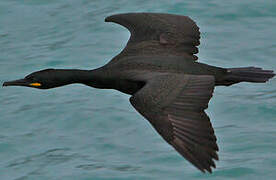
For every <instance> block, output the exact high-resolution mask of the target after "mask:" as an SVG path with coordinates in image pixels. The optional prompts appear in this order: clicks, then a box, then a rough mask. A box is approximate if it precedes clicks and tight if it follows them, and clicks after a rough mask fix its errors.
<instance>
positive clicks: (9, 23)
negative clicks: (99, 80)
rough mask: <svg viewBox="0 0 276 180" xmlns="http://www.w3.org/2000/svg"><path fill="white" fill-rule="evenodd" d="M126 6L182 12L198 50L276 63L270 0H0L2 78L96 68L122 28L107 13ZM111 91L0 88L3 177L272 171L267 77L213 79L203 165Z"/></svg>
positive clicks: (209, 57) (122, 35) (227, 61)
mask: <svg viewBox="0 0 276 180" xmlns="http://www.w3.org/2000/svg"><path fill="white" fill-rule="evenodd" d="M125 12H162V13H175V14H181V15H187V16H190V17H191V18H192V19H194V20H195V21H196V22H197V24H198V26H199V27H200V30H201V45H200V47H199V49H200V52H199V54H198V57H199V61H200V62H204V63H208V64H211V65H216V66H223V67H240V66H258V67H263V68H264V69H272V70H274V71H275V70H276V63H275V56H276V21H275V19H276V1H275V0H266V1H259V0H250V1H249V0H244V1H240V0H232V1H220V0H210V1H208V2H207V1H205V0H197V1H195V0H186V1H181V0H160V1H148V0H139V1H138V0H132V1H129V0H118V1H100V0H93V1H92V0H90V1H89V0H83V1H73V0H67V1H56V0H48V1H43V0H1V1H0V83H1V84H2V83H3V82H4V81H7V80H14V79H18V78H22V77H24V76H25V75H27V74H29V73H31V72H33V71H37V70H41V69H46V68H80V69H94V68H97V67H99V66H102V65H104V64H105V63H107V62H108V61H109V60H110V59H111V58H112V57H113V56H115V55H116V54H117V53H119V52H120V51H121V50H122V48H124V46H125V44H126V42H127V40H128V38H129V32H128V31H127V30H126V29H124V28H123V27H121V26H119V25H116V24H112V23H105V22H104V18H105V17H106V16H109V15H112V14H116V13H125ZM128 98H129V96H128V95H125V94H122V93H120V92H117V91H115V90H98V89H92V88H89V87H85V86H83V85H70V86H65V87H61V88H57V89H52V90H47V91H44V90H37V89H31V88H23V87H17V88H16V87H10V88H0V159H1V160H0V179H1V180H2V179H3V180H29V179H35V180H37V179H39V180H44V179H45V180H49V179H51V180H52V179H53V180H60V179H66V180H75V179H76V180H90V179H93V180H97V179H98V180H101V179H112V180H114V179H119V180H125V179H149V180H150V179H159V180H160V179H166V180H167V179H184V178H186V179H219V180H221V179H251V180H252V179H274V178H275V177H276V171H275V169H276V151H275V149H276V143H275V137H276V78H274V79H272V80H271V81H270V82H269V83H266V84H250V83H241V84H238V85H234V86H231V87H218V88H216V90H215V93H214V97H213V98H212V100H211V102H210V105H209V108H208V110H207V113H208V114H209V116H210V118H211V121H212V124H213V127H214V129H215V132H216V135H217V138H218V144H219V147H220V151H219V156H220V161H218V162H217V169H216V170H214V172H213V174H211V175H209V174H202V173H201V172H200V171H198V170H197V169H196V168H194V167H193V166H192V165H191V164H190V163H188V162H187V161H186V160H185V159H183V158H182V157H181V156H180V155H179V154H178V153H177V152H176V151H175V150H174V149H173V148H172V147H170V146H169V145H168V144H167V143H166V142H165V141H164V140H163V139H162V138H161V137H160V136H159V135H158V134H157V133H156V132H155V131H154V130H153V128H152V127H151V126H150V124H149V123H148V122H147V121H146V120H144V118H143V117H142V116H141V115H139V114H138V113H137V112H136V111H135V110H134V108H132V107H131V105H130V103H129V101H128Z"/></svg>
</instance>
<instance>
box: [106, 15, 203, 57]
mask: <svg viewBox="0 0 276 180" xmlns="http://www.w3.org/2000/svg"><path fill="white" fill-rule="evenodd" d="M105 21H106V22H115V23H118V24H120V25H122V26H124V27H126V28H127V29H128V30H129V31H130V33H131V37H130V39H129V41H128V43H127V45H126V47H125V49H124V50H123V51H122V52H121V53H120V54H119V55H118V57H121V56H154V55H162V56H183V57H184V58H185V59H190V60H192V61H194V60H197V56H195V54H196V53H198V48H197V47H196V46H198V45H199V44H200V41H199V39H200V32H199V28H198V26H197V25H196V23H195V22H194V21H193V20H192V19H190V18H189V17H187V16H181V15H172V14H160V13H127V14H116V15H112V16H109V17H107V18H106V19H105ZM118 57H117V58H118Z"/></svg>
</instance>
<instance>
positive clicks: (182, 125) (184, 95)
mask: <svg viewBox="0 0 276 180" xmlns="http://www.w3.org/2000/svg"><path fill="white" fill-rule="evenodd" d="M213 89H214V77H213V76H195V75H180V74H167V75H158V76H156V77H154V78H152V79H150V80H149V81H148V82H147V83H146V85H145V86H144V87H143V88H142V89H141V90H139V91H138V92H137V93H136V94H134V95H133V96H132V97H131V98H130V102H131V104H132V105H133V106H134V108H135V109H136V110H137V111H138V112H139V113H140V114H142V115H143V116H144V117H145V118H146V119H147V120H149V122H150V123H151V124H152V125H153V127H154V128H155V129H156V130H157V132H158V133H159V134H160V135H161V136H162V137H163V138H164V139H165V140H166V141H167V142H168V143H169V144H171V145H172V146H173V147H174V148H175V149H176V150H177V151H178V152H179V153H180V154H181V155H182V156H183V157H185V158H186V159H187V160H188V161H190V162H191V163H192V164H193V165H194V166H196V167H197V168H198V169H200V170H201V171H203V172H205V170H207V171H208V172H210V173H211V172H212V169H211V167H214V168H215V167H216V166H215V163H214V159H215V160H218V155H217V151H218V146H217V143H216V137H215V134H214V130H213V127H212V125H211V123H210V119H209V117H208V116H207V115H206V113H205V112H204V109H206V108H207V107H208V102H209V100H210V98H211V97H212V93H213Z"/></svg>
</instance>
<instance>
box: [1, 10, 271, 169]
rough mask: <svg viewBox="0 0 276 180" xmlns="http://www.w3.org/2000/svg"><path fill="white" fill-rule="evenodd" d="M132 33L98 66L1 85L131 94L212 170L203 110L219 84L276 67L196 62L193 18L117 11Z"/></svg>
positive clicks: (255, 77) (255, 78)
mask: <svg viewBox="0 0 276 180" xmlns="http://www.w3.org/2000/svg"><path fill="white" fill-rule="evenodd" d="M106 21H107V22H116V23H118V24H121V25H123V26H125V27H126V28H127V29H129V31H130V32H131V37H130V39H129V41H128V43H127V46H126V47H125V48H124V50H123V51H122V52H121V53H120V54H118V55H117V56H115V57H114V58H113V59H112V60H111V61H110V62H109V63H107V64H106V65H104V66H102V67H100V68H98V69H94V70H77V69H71V70H68V69H46V70H42V71H38V72H34V73H32V74H30V75H28V76H26V77H25V78H24V79H20V80H16V81H10V82H5V83H4V84H3V86H27V87H35V88H39V89H49V88H55V87H59V86H64V85H67V84H72V83H82V84H85V85H87V86H91V87H95V88H101V89H116V90H118V91H121V92H123V93H126V94H129V95H131V97H130V103H131V104H132V105H133V107H134V108H135V109H136V110H137V111H138V112H139V113H140V114H141V115H143V116H144V117H145V118H146V119H147V120H148V121H149V122H150V123H151V124H152V126H153V127H154V128H155V129H156V130H157V132H158V133H159V134H160V135H161V136H162V137H163V138H164V139H165V140H166V141H167V142H168V143H169V144H170V145H172V146H173V147H174V148H175V149H176V150H177V151H178V152H179V153H180V154H181V155H182V156H183V157H185V158H186V159H187V160H188V161H190V162H191V163H192V164H193V165H194V166H196V167H197V168H198V169H199V170H201V171H203V172H205V171H206V170H207V171H208V172H212V169H211V167H216V166H215V163H214V160H218V155H217V151H218V146H217V143H216V140H217V139H216V137H215V134H214V130H213V127H212V125H211V123H210V119H209V117H208V116H207V114H206V113H205V112H204V110H205V109H206V108H207V107H208V102H209V100H210V98H211V97H212V94H213V90H214V87H215V86H217V85H224V86H229V85H232V84H236V83H239V82H256V83H264V82H266V81H268V80H269V79H270V78H272V77H273V76H274V73H273V71H270V70H262V69H261V68H255V67H245V68H221V67H215V66H210V65H207V64H203V63H199V62H197V61H196V60H197V57H196V56H195V54H196V53H197V52H198V49H197V47H196V46H198V45H199V44H200V42H199V39H200V32H199V28H198V27H197V25H196V24H195V22H194V21H192V20H191V19H190V18H189V17H186V16H180V15H171V14H158V13H129V14H119V15H113V16H110V17H107V18H106Z"/></svg>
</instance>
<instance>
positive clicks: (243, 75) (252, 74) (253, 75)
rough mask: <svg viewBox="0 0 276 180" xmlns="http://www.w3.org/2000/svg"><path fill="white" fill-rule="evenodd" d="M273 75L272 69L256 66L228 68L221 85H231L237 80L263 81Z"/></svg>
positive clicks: (237, 81)
mask: <svg viewBox="0 0 276 180" xmlns="http://www.w3.org/2000/svg"><path fill="white" fill-rule="evenodd" d="M273 76H275V74H274V73H273V71H272V70H263V69H262V68H257V67H242V68H229V69H227V75H226V76H225V78H224V80H223V85H226V86H227V85H228V86H229V85H232V84H236V83H239V82H253V83H264V82H267V81H268V80H269V79H270V78H272V77H273Z"/></svg>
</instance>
